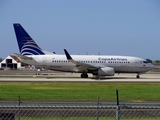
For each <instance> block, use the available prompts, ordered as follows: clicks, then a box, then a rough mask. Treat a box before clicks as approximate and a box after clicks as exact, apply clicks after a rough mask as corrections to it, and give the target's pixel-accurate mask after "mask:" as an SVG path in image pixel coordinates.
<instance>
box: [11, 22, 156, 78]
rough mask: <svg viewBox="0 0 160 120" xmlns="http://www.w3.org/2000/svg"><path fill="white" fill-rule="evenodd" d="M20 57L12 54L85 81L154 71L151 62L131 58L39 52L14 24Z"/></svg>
mask: <svg viewBox="0 0 160 120" xmlns="http://www.w3.org/2000/svg"><path fill="white" fill-rule="evenodd" d="M13 27H14V30H15V35H16V38H17V43H18V47H19V51H20V54H17V53H14V55H15V56H16V57H17V58H19V60H20V61H21V62H23V63H26V64H30V65H34V66H37V67H40V68H45V69H49V70H55V71H63V72H75V73H81V76H80V77H81V78H88V73H91V74H93V75H94V76H97V78H99V77H100V76H114V75H115V73H136V78H140V74H144V73H146V72H147V71H150V70H152V69H154V65H153V64H152V63H148V62H147V61H146V60H145V59H143V58H139V57H133V56H120V55H119V56H117V55H116V56H115V55H70V54H69V52H68V51H67V50H66V49H64V53H65V55H61V54H54V53H52V52H48V51H44V50H42V49H41V48H40V47H39V46H38V45H37V44H36V42H35V41H34V40H33V39H32V38H31V37H30V35H29V34H28V33H27V32H26V31H25V29H24V28H23V27H22V26H21V24H20V23H14V24H13Z"/></svg>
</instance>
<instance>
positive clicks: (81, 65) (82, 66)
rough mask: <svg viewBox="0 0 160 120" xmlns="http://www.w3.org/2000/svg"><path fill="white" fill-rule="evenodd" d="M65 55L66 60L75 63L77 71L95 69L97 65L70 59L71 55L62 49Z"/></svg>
mask: <svg viewBox="0 0 160 120" xmlns="http://www.w3.org/2000/svg"><path fill="white" fill-rule="evenodd" d="M64 52H65V55H66V57H67V60H68V61H69V62H71V63H73V64H75V67H76V68H77V69H78V70H79V71H88V70H97V69H98V67H95V66H92V65H89V64H86V63H81V62H78V61H75V60H73V59H72V57H71V56H70V54H69V53H68V52H67V50H66V49H64Z"/></svg>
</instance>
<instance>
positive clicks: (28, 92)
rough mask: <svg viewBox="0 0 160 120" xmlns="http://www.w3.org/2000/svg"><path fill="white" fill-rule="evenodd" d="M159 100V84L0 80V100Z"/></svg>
mask: <svg viewBox="0 0 160 120" xmlns="http://www.w3.org/2000/svg"><path fill="white" fill-rule="evenodd" d="M116 89H118V90H119V99H120V101H159V100H160V94H159V93H160V83H105V82H102V83H98V82H93V83H92V82H88V83H87V82H0V100H18V96H20V98H21V100H34V101H36V100H38V101H39V100H46V101H97V98H98V97H100V101H115V100H116Z"/></svg>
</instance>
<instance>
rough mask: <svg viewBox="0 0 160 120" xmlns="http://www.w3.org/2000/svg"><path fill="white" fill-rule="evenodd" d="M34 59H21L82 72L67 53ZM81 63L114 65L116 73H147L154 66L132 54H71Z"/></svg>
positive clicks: (52, 68) (96, 65)
mask: <svg viewBox="0 0 160 120" xmlns="http://www.w3.org/2000/svg"><path fill="white" fill-rule="evenodd" d="M29 57H32V58H33V59H32V60H25V59H21V61H22V62H24V63H27V64H31V65H35V66H39V67H43V68H47V69H51V70H57V71H66V72H80V73H83V72H84V71H79V70H78V69H77V68H76V66H75V64H73V63H71V62H69V61H68V60H67V58H66V56H65V55H57V54H53V55H32V56H29ZM71 57H72V58H73V59H74V60H75V61H77V62H80V63H84V64H89V65H91V66H95V67H97V68H99V67H101V68H103V67H113V68H114V70H115V72H116V73H145V72H147V71H149V70H151V69H153V68H154V65H153V64H151V63H146V62H145V61H146V60H144V59H142V58H138V57H131V56H102V55H71Z"/></svg>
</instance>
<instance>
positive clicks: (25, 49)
mask: <svg viewBox="0 0 160 120" xmlns="http://www.w3.org/2000/svg"><path fill="white" fill-rule="evenodd" d="M13 26H14V30H15V34H16V37H17V42H18V46H19V51H20V53H21V55H44V54H45V53H44V52H43V51H42V49H41V48H40V47H39V46H38V45H37V44H36V42H35V41H34V40H33V39H32V38H31V37H30V36H29V34H28V33H27V32H26V31H25V30H24V28H23V27H22V26H21V25H20V24H19V23H15V24H13Z"/></svg>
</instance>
